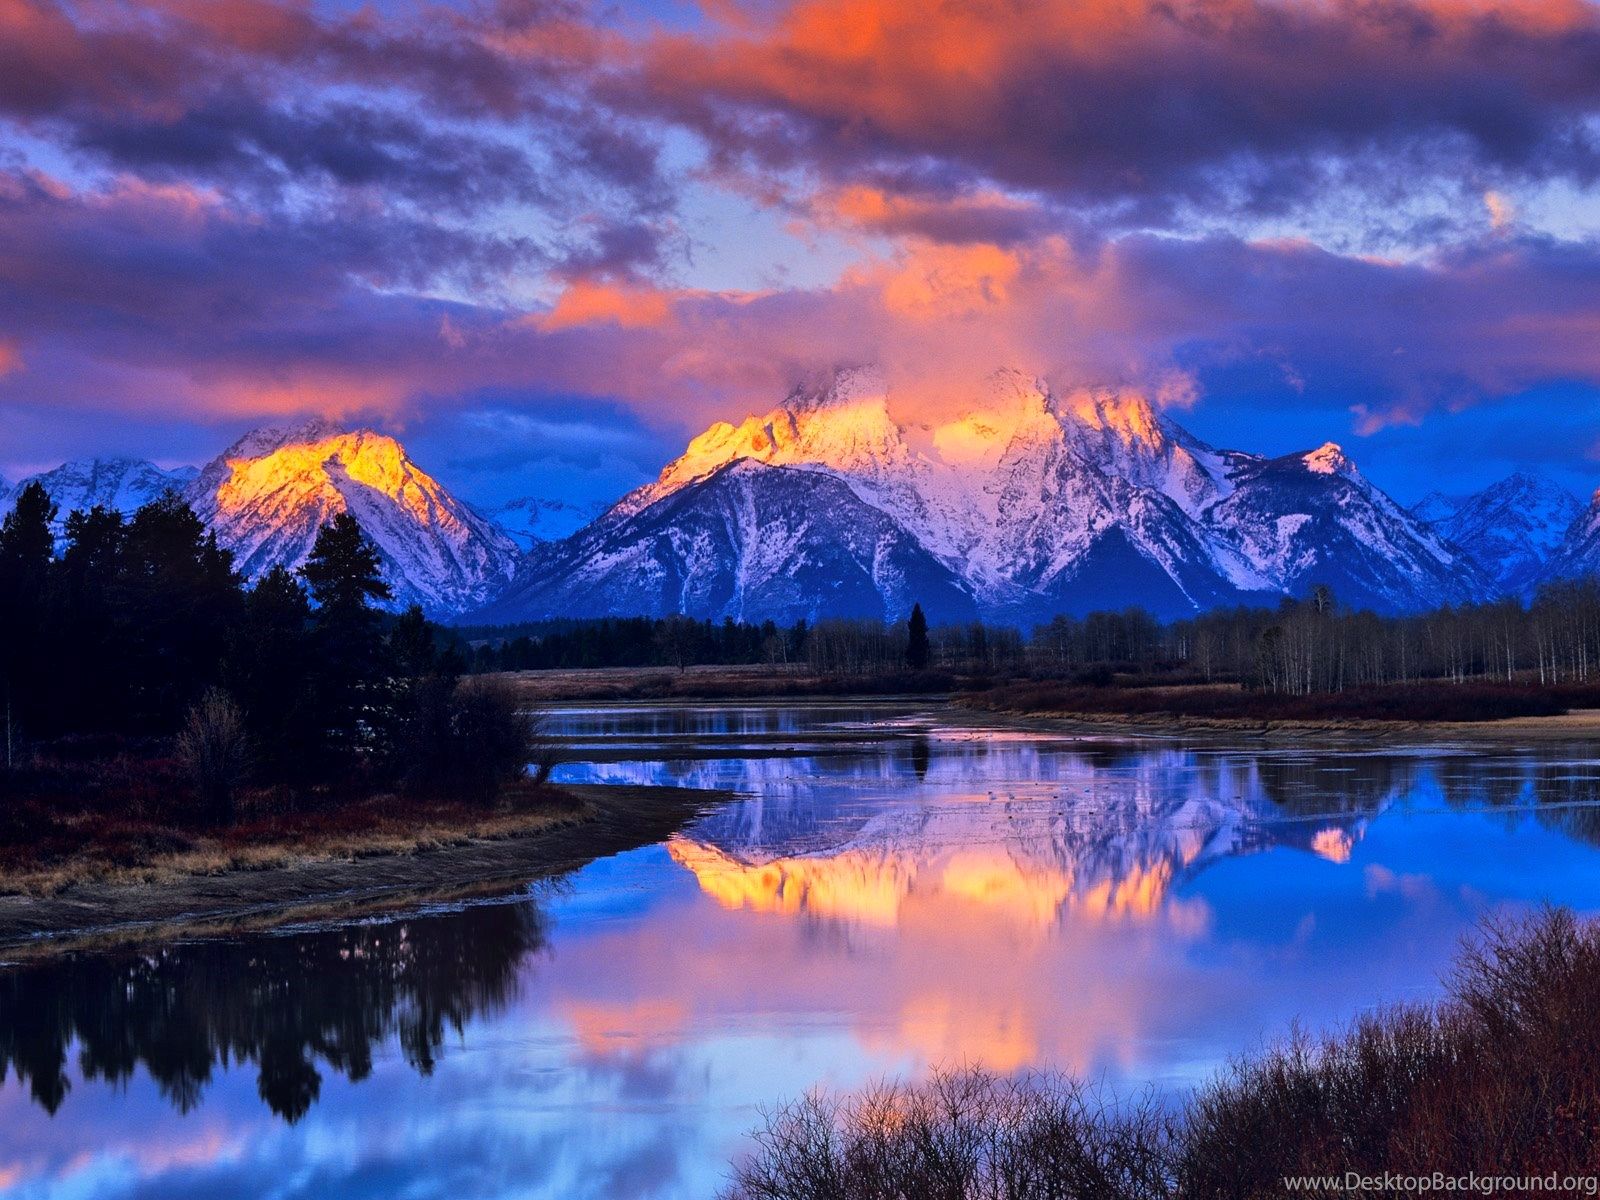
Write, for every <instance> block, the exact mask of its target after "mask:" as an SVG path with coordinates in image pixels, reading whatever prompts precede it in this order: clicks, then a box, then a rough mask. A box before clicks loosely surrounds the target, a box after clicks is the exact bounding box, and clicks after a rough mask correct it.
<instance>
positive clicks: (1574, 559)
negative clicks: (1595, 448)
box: [1540, 491, 1600, 582]
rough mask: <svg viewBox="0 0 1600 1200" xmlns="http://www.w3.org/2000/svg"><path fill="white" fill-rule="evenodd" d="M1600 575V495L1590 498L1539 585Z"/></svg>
mask: <svg viewBox="0 0 1600 1200" xmlns="http://www.w3.org/2000/svg"><path fill="white" fill-rule="evenodd" d="M1597 574H1600V491H1596V492H1595V493H1594V495H1593V496H1591V497H1590V498H1589V504H1588V507H1587V508H1585V509H1584V510H1583V512H1581V513H1580V514H1579V515H1578V519H1577V520H1576V521H1574V522H1573V523H1572V527H1571V528H1570V529H1568V530H1567V532H1566V535H1565V536H1564V537H1563V538H1562V539H1561V542H1560V544H1559V545H1558V546H1557V547H1556V549H1555V551H1554V552H1553V553H1552V554H1551V555H1550V559H1549V561H1548V562H1547V563H1546V564H1545V568H1544V572H1543V574H1542V575H1541V577H1540V582H1543V581H1545V580H1560V579H1575V578H1578V577H1579V576H1584V575H1597Z"/></svg>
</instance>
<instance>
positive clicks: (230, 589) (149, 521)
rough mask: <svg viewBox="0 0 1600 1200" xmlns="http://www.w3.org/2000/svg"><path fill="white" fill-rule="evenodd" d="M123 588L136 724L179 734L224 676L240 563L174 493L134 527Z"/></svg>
mask: <svg viewBox="0 0 1600 1200" xmlns="http://www.w3.org/2000/svg"><path fill="white" fill-rule="evenodd" d="M123 587H124V589H125V594H124V602H125V606H126V607H125V610H124V614H123V619H124V620H125V621H126V622H127V634H126V639H125V658H126V661H127V663H128V669H129V672H130V676H131V678H132V679H133V681H134V690H133V703H132V708H131V710H130V713H129V719H130V722H131V723H132V725H133V726H134V727H135V728H141V729H149V730H151V731H160V730H168V729H172V728H174V727H175V726H176V724H177V721H178V718H179V716H180V715H181V714H182V713H183V712H184V711H185V710H186V709H187V708H188V707H189V706H190V705H191V704H193V703H194V702H195V701H196V700H198V699H199V698H200V696H201V694H202V693H203V692H204V691H205V690H206V688H207V687H208V686H209V685H211V684H213V683H215V682H216V680H217V676H218V673H219V671H220V669H221V664H222V658H223V655H224V653H225V652H226V649H227V641H228V630H229V629H230V628H231V627H232V626H233V625H234V623H235V621H236V620H237V618H238V613H239V604H240V601H241V599H242V595H241V592H240V589H239V580H238V577H237V576H236V575H235V574H234V572H233V556H232V555H231V554H230V553H229V552H228V551H226V550H223V549H222V548H221V547H219V546H218V545H217V539H216V535H215V534H213V533H211V532H210V531H209V530H207V529H206V527H205V524H204V523H203V522H202V521H201V520H200V518H199V517H197V516H196V515H195V513H194V510H193V509H192V508H190V507H189V506H188V505H187V504H185V503H184V502H183V500H182V499H181V498H180V497H179V496H178V495H177V494H176V493H175V492H170V491H169V492H167V493H166V494H165V495H164V496H161V497H160V498H159V499H156V500H153V501H151V502H150V503H149V504H146V505H145V506H144V507H142V508H140V509H139V511H138V512H136V513H134V514H133V519H132V520H131V521H129V522H128V527H127V537H126V542H125V546H124V570H123Z"/></svg>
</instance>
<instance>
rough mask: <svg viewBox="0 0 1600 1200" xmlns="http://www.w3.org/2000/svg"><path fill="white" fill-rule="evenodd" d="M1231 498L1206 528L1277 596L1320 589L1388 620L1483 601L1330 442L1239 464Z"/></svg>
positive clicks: (1430, 538) (1448, 557)
mask: <svg viewBox="0 0 1600 1200" xmlns="http://www.w3.org/2000/svg"><path fill="white" fill-rule="evenodd" d="M1233 481H1234V484H1235V491H1234V493H1233V494H1232V495H1231V496H1229V497H1227V498H1226V499H1224V500H1222V501H1221V502H1219V503H1218V504H1216V505H1215V506H1214V507H1213V508H1212V509H1211V510H1209V512H1208V514H1207V515H1208V518H1209V519H1210V520H1211V521H1212V522H1213V523H1214V524H1216V525H1218V526H1220V527H1222V528H1226V529H1229V530H1231V531H1233V532H1234V534H1235V535H1236V536H1237V537H1238V538H1239V539H1240V545H1241V547H1242V549H1243V551H1244V553H1245V555H1246V557H1247V558H1248V559H1249V560H1250V562H1251V563H1252V564H1253V565H1254V566H1255V567H1256V568H1257V569H1258V570H1260V571H1261V573H1262V574H1263V575H1266V576H1268V577H1270V578H1272V579H1273V580H1274V582H1275V583H1276V584H1277V586H1279V587H1280V588H1282V589H1283V590H1284V591H1286V592H1288V593H1290V594H1291V595H1304V594H1305V593H1306V592H1307V591H1308V590H1309V589H1310V588H1311V587H1313V586H1315V585H1317V584H1325V585H1327V586H1329V587H1331V588H1332V589H1333V593H1334V595H1335V596H1337V597H1338V598H1339V600H1340V601H1341V602H1343V603H1345V604H1349V605H1353V606H1357V607H1370V608H1375V609H1378V610H1380V611H1387V612H1395V611H1405V610H1408V609H1418V608H1425V607H1432V606H1435V605H1439V604H1444V603H1460V602H1463V601H1470V600H1475V599H1481V598H1483V597H1484V596H1485V595H1486V594H1487V591H1488V588H1487V584H1486V581H1485V580H1484V579H1483V577H1482V576H1481V575H1480V573H1479V572H1478V571H1477V569H1476V568H1475V567H1474V566H1473V565H1472V564H1471V563H1470V562H1469V561H1467V560H1465V558H1464V557H1463V556H1462V555H1461V554H1460V553H1459V551H1457V550H1456V549H1455V548H1454V547H1452V546H1451V545H1450V544H1449V543H1448V542H1446V541H1445V540H1444V539H1442V538H1440V537H1439V536H1438V535H1437V534H1436V533H1435V532H1433V531H1432V530H1431V529H1430V528H1429V527H1427V526H1425V525H1423V524H1422V523H1421V522H1419V521H1418V520H1417V519H1416V518H1415V517H1413V516H1412V515H1411V514H1410V513H1408V512H1407V511H1406V510H1405V509H1403V508H1401V507H1400V505H1398V504H1397V503H1395V502H1394V501H1393V500H1391V499H1390V498H1389V497H1388V496H1387V495H1385V494H1384V493H1383V492H1381V491H1379V490H1378V489H1377V488H1376V487H1374V486H1373V485H1372V484H1371V483H1369V482H1368V481H1367V479H1366V478H1365V477H1364V476H1363V475H1362V474H1361V472H1360V471H1359V470H1357V469H1356V466H1355V464H1354V463H1352V462H1351V461H1350V459H1349V458H1348V457H1346V455H1345V453H1344V451H1343V450H1341V449H1340V448H1339V447H1338V446H1337V445H1335V444H1334V443H1332V442H1329V443H1327V444H1325V445H1323V446H1321V447H1319V448H1318V449H1316V450H1313V451H1311V452H1310V453H1308V454H1290V455H1284V456H1283V457H1281V458H1272V459H1252V458H1244V457H1242V456H1241V457H1240V459H1239V460H1238V465H1237V466H1236V467H1235V470H1234V472H1233Z"/></svg>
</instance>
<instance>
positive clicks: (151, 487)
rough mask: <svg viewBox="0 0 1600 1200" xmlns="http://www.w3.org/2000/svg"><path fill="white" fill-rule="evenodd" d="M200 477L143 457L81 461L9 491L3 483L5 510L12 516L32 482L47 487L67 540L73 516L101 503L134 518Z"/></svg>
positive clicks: (0, 494)
mask: <svg viewBox="0 0 1600 1200" xmlns="http://www.w3.org/2000/svg"><path fill="white" fill-rule="evenodd" d="M194 477H195V468H193V467H177V468H175V469H172V470H164V469H162V468H161V467H158V466H156V465H155V464H154V463H152V462H146V461H145V460H144V459H140V458H85V459H77V460H74V461H73V462H69V463H63V464H62V465H61V466H59V467H56V468H55V469H54V470H51V471H43V472H41V473H40V474H37V475H30V476H29V477H28V478H26V479H24V480H22V481H21V482H19V483H18V484H16V485H15V486H14V487H12V488H10V489H9V490H8V489H6V488H5V487H4V486H3V485H0V512H9V511H10V510H11V506H12V505H13V504H15V503H16V498H17V495H18V493H20V492H21V491H22V489H23V488H24V487H26V486H27V485H28V484H30V483H38V484H41V485H42V486H43V487H44V490H45V491H46V492H47V493H48V494H49V496H50V499H51V500H53V501H55V504H56V509H57V512H56V520H55V533H56V537H57V538H61V537H63V536H65V533H66V524H67V515H68V514H69V513H72V512H87V511H88V510H89V509H91V508H94V507H95V506H97V505H98V506H100V507H102V508H109V509H112V510H114V511H116V512H120V513H123V514H130V513H132V512H133V511H134V510H135V509H138V508H140V507H141V506H143V505H145V504H148V503H150V501H152V500H155V499H157V498H158V497H160V496H161V495H162V494H163V493H165V492H167V491H178V492H181V491H183V489H184V488H185V487H187V486H188V484H189V482H190V481H191V480H192V479H194Z"/></svg>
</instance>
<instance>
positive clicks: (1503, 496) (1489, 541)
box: [1411, 471, 1583, 595]
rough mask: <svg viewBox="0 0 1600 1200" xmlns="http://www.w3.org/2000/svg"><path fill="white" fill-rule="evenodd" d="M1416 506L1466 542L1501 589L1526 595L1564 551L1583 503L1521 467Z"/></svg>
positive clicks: (1449, 535) (1440, 529)
mask: <svg viewBox="0 0 1600 1200" xmlns="http://www.w3.org/2000/svg"><path fill="white" fill-rule="evenodd" d="M1411 511H1412V514H1413V515H1415V516H1418V517H1421V518H1423V519H1424V520H1426V521H1427V522H1428V523H1429V525H1430V527H1431V528H1432V529H1434V531H1435V532H1437V533H1438V534H1439V535H1440V536H1442V537H1444V538H1446V539H1447V540H1449V541H1451V542H1453V543H1455V544H1456V545H1457V546H1459V547H1461V549H1462V550H1463V551H1465V553H1466V554H1467V556H1468V557H1469V558H1471V559H1472V561H1473V563H1474V564H1475V565H1476V566H1477V568H1478V569H1479V570H1480V571H1481V572H1482V573H1483V574H1484V576H1485V577H1486V578H1487V579H1488V580H1489V582H1490V584H1491V585H1492V587H1493V588H1494V590H1495V591H1496V592H1498V593H1501V594H1505V595H1526V594H1528V593H1529V592H1531V591H1532V590H1533V589H1534V588H1535V587H1536V586H1537V585H1538V584H1539V583H1540V582H1541V581H1542V580H1543V579H1545V578H1546V577H1547V576H1548V575H1549V574H1550V572H1551V569H1552V564H1553V563H1554V562H1555V560H1556V558H1557V557H1558V555H1563V554H1564V549H1563V548H1564V546H1565V544H1566V542H1567V536H1568V533H1569V532H1570V531H1572V530H1573V526H1574V524H1575V523H1576V522H1577V520H1578V518H1579V517H1580V516H1582V515H1583V505H1582V504H1581V503H1580V502H1579V501H1578V498H1577V497H1576V496H1574V495H1573V494H1572V493H1571V492H1569V491H1567V490H1566V489H1565V488H1563V487H1561V486H1560V485H1559V484H1557V483H1555V482H1553V481H1552V480H1549V479H1546V478H1544V477H1543V476H1540V475H1535V474H1532V473H1531V472H1526V471H1521V472H1518V473H1517V474H1515V475H1512V476H1510V477H1508V478H1506V479H1503V480H1501V481H1500V482H1499V483H1497V484H1495V485H1493V486H1492V487H1488V488H1485V489H1484V490H1483V491H1481V492H1477V493H1475V494H1473V495H1468V496H1460V497H1456V498H1454V499H1451V498H1448V497H1445V496H1442V495H1440V494H1439V493H1434V494H1433V495H1432V496H1429V497H1427V498H1426V499H1425V500H1423V502H1422V503H1421V504H1419V505H1417V506H1416V507H1415V508H1413V509H1412V510H1411ZM1557 569H1558V570H1560V571H1565V570H1568V569H1569V568H1566V567H1560V568H1557Z"/></svg>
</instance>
